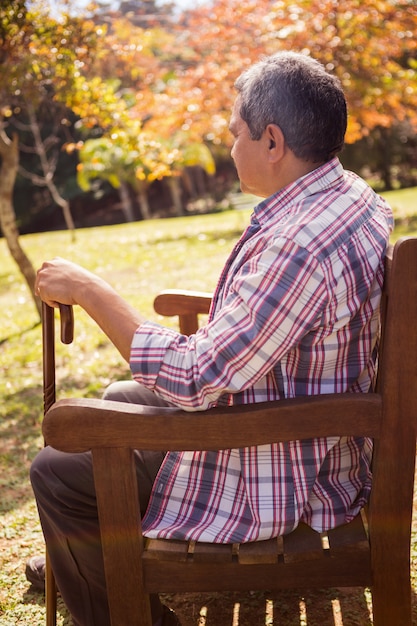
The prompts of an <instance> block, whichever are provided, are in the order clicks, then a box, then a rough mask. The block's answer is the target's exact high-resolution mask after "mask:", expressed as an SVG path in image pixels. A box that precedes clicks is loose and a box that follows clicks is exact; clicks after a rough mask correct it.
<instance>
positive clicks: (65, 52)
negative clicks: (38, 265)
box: [0, 0, 96, 311]
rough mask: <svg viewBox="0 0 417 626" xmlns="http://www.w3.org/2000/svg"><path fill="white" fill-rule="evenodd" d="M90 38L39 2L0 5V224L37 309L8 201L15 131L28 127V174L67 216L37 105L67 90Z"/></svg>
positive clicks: (78, 24)
mask: <svg viewBox="0 0 417 626" xmlns="http://www.w3.org/2000/svg"><path fill="white" fill-rule="evenodd" d="M95 41H96V40H95V26H94V25H93V24H92V23H91V22H85V21H83V20H79V19H76V18H71V17H69V16H68V15H67V16H63V17H62V19H61V20H60V21H56V20H53V19H51V18H49V16H48V15H47V13H46V12H45V11H44V10H41V8H33V9H32V10H31V11H30V12H29V11H28V10H27V9H26V6H25V2H24V0H11V1H8V2H6V3H3V4H2V7H1V9H0V43H1V52H0V131H1V133H0V156H1V171H2V176H1V177H0V225H1V228H2V231H3V234H4V236H5V238H6V241H7V244H8V247H9V250H10V253H11V255H12V257H13V259H14V260H15V261H16V263H17V265H18V266H19V269H20V271H21V272H22V274H23V276H24V277H25V279H26V281H27V283H28V286H29V290H30V292H31V294H32V297H33V299H34V302H35V305H36V308H37V310H38V311H39V300H38V299H37V298H36V297H35V295H34V280H35V272H34V269H33V267H32V265H31V263H30V261H29V259H28V258H27V257H26V255H25V254H24V253H23V250H22V248H21V246H20V244H19V240H18V238H19V232H18V228H17V225H16V218H15V212H14V207H13V202H12V191H13V185H14V181H15V179H16V174H17V170H18V166H19V134H20V132H21V131H22V129H23V128H24V129H25V131H26V130H27V129H29V128H30V129H31V130H32V132H33V133H34V135H33V137H34V140H33V145H34V147H35V149H36V150H37V151H38V155H39V157H40V162H41V174H42V178H41V177H40V176H39V177H38V178H36V174H33V173H32V176H34V178H35V180H37V182H38V183H41V184H43V185H45V186H46V187H48V189H49V190H50V192H51V193H52V195H53V196H54V198H55V200H56V201H57V202H58V203H59V204H60V205H61V207H62V208H63V209H64V212H65V213H66V216H67V220H68V218H69V209H68V205H67V204H66V203H65V201H64V200H63V198H62V197H61V196H60V195H59V192H58V190H57V188H56V186H55V185H54V182H53V174H54V166H55V163H54V158H50V157H49V155H48V145H47V144H48V141H44V139H43V137H42V135H41V132H40V129H39V124H38V119H37V111H39V109H40V108H41V107H42V106H46V105H47V103H52V102H53V101H54V99H55V98H56V97H57V94H59V95H60V96H61V95H62V94H64V93H65V92H66V91H67V90H71V86H72V81H73V77H74V76H75V75H76V71H77V67H78V66H79V65H82V64H83V63H84V61H85V60H88V55H89V52H90V51H91V49H92V47H93V45H94V44H95ZM55 110H56V111H60V112H61V113H62V115H63V116H64V115H65V111H64V109H63V107H62V105H61V106H59V105H58V104H57V103H56V104H55ZM61 119H64V117H62V118H61ZM22 124H23V125H24V126H22ZM55 139H56V138H55ZM61 201H62V202H61ZM69 225H70V226H71V222H70V223H69Z"/></svg>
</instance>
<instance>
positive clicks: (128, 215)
mask: <svg viewBox="0 0 417 626" xmlns="http://www.w3.org/2000/svg"><path fill="white" fill-rule="evenodd" d="M119 195H120V201H121V203H122V211H123V215H124V216H125V220H126V222H134V221H135V216H134V213H133V206H132V200H131V198H130V193H129V187H128V185H127V184H126V183H125V182H124V181H123V180H122V181H120V187H119Z"/></svg>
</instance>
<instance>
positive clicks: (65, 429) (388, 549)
mask: <svg viewBox="0 0 417 626" xmlns="http://www.w3.org/2000/svg"><path fill="white" fill-rule="evenodd" d="M186 301H187V299H186V298H185V296H184V295H182V294H181V293H180V292H177V291H175V292H169V293H167V294H165V295H161V296H159V297H158V298H157V299H156V301H155V307H156V310H157V311H158V312H159V313H161V314H165V315H166V314H168V315H177V314H179V315H180V316H182V315H184V314H185V315H186V316H187V317H186V318H184V319H186V322H184V321H183V323H184V324H185V325H186V326H182V329H183V331H185V330H186V331H187V332H193V330H194V329H195V327H196V324H197V317H198V314H199V313H206V312H207V310H208V306H209V302H210V298H209V297H208V296H207V295H206V294H194V295H192V296H191V297H190V298H189V299H188V301H189V302H190V303H191V309H189V308H188V307H186V305H185V302H186ZM416 416H417V239H411V238H409V239H403V240H401V241H400V242H398V243H397V244H396V246H395V248H394V250H392V249H390V252H389V255H388V257H387V261H386V277H385V281H384V291H383V302H382V343H381V350H380V357H379V374H378V382H377V388H376V391H375V392H373V393H368V394H332V395H323V396H314V397H304V398H296V399H292V400H285V401H279V402H268V403H262V404H256V405H247V406H237V407H232V408H215V409H212V410H209V411H206V412H203V413H201V412H197V413H189V412H184V411H181V410H177V409H173V410H172V411H170V412H169V414H166V413H161V411H160V410H159V409H158V408H150V407H140V406H133V405H130V404H124V403H116V402H108V401H107V402H105V401H102V400H92V399H74V400H68V399H65V400H60V401H58V402H56V403H55V404H54V405H53V406H52V408H51V409H50V410H49V411H48V413H47V415H46V417H45V419H44V423H43V432H44V436H45V440H46V442H47V443H48V444H50V445H52V446H53V447H55V448H57V449H59V450H63V451H67V452H82V451H85V450H91V451H92V455H93V462H94V475H95V481H96V488H97V500H98V507H99V516H100V524H101V530H102V542H103V553H104V561H105V570H106V580H107V586H108V597H109V605H110V612H111V619H112V625H113V626H127V625H128V626H150V625H151V617H150V609H149V599H148V594H149V593H153V592H169V593H171V592H198V591H201V592H203V591H244V590H245V591H247V590H268V591H275V590H278V589H284V588H291V587H298V588H299V587H316V588H323V587H343V586H349V587H351V586H361V587H370V588H371V591H372V601H373V623H374V626H411V586H410V536H411V534H410V533H411V517H412V506H413V485H414V462H415V453H416V437H415V425H416ZM335 435H340V436H350V435H352V436H353V435H356V436H368V437H373V438H374V441H375V451H374V459H373V472H374V480H373V488H372V495H371V500H370V502H369V506H368V507H367V508H366V511H365V510H363V511H362V512H361V514H360V515H358V516H357V517H356V519H355V520H353V521H352V522H351V523H349V524H347V525H344V526H341V527H339V528H335V529H333V530H331V531H328V532H327V533H317V532H315V531H313V530H312V529H311V528H309V527H308V526H306V525H305V524H300V525H299V527H298V528H297V529H296V530H295V531H294V532H293V533H291V534H289V535H287V536H284V537H278V538H277V539H273V540H270V541H261V542H256V543H249V544H240V545H213V544H206V543H192V542H191V543H189V542H183V541H172V540H148V539H146V538H144V537H143V536H142V534H141V532H140V515H139V507H138V498H137V485H136V477H135V470H134V462H133V458H132V455H133V449H134V448H143V449H155V450H161V449H163V450H167V449H172V450H179V449H184V450H193V449H195V450H197V449H200V450H201V449H203V450H210V449H214V450H215V449H220V448H239V447H243V446H249V445H261V444H266V443H269V442H276V441H280V440H294V439H304V438H310V437H316V436H335ZM116 539H117V540H116Z"/></svg>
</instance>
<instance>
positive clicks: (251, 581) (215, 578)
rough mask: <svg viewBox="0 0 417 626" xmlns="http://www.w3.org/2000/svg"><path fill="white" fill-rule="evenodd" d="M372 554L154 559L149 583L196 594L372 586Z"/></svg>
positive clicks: (147, 578) (148, 565)
mask: <svg viewBox="0 0 417 626" xmlns="http://www.w3.org/2000/svg"><path fill="white" fill-rule="evenodd" d="M371 583H372V577H371V572H370V565H369V557H368V554H367V553H365V552H361V551H358V552H356V553H349V554H348V555H347V558H345V555H344V554H343V553H339V555H338V556H336V557H335V558H333V559H331V558H325V557H323V558H319V559H315V560H314V559H313V560H309V559H307V560H305V561H303V560H299V561H292V562H289V563H283V562H280V561H279V560H278V562H277V563H255V564H242V563H240V562H237V561H236V560H232V561H230V562H228V563H221V564H219V563H205V562H195V561H191V560H187V561H186V562H184V563H175V562H171V561H166V562H162V561H156V560H150V561H146V563H145V586H146V590H147V591H148V592H149V593H154V592H161V593H188V592H189V593H192V592H204V591H210V592H211V591H214V592H215V591H217V592H222V591H257V590H261V591H265V590H266V589H267V590H269V591H274V590H278V589H291V588H294V587H306V588H320V587H351V586H362V587H366V586H369V585H371Z"/></svg>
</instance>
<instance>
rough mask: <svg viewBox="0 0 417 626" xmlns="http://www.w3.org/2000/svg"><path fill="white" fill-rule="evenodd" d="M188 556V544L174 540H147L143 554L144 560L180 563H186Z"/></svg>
mask: <svg viewBox="0 0 417 626" xmlns="http://www.w3.org/2000/svg"><path fill="white" fill-rule="evenodd" d="M187 556H188V542H187V541H176V540H174V539H147V540H146V543H145V551H144V554H143V558H144V559H155V560H158V561H179V562H183V561H186V560H187Z"/></svg>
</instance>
